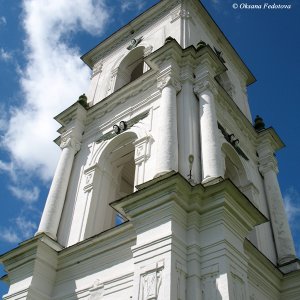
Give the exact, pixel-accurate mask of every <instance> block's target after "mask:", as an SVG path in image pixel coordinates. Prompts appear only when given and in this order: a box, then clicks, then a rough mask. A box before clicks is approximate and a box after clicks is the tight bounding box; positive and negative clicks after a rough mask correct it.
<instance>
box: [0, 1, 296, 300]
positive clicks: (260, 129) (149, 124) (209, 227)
mask: <svg viewBox="0 0 300 300" xmlns="http://www.w3.org/2000/svg"><path fill="white" fill-rule="evenodd" d="M82 59H83V61H84V62H85V63H86V64H87V65H88V66H89V67H90V68H91V69H92V77H91V84H90V88H89V90H88V91H87V92H86V94H85V95H82V96H80V97H79V99H78V101H77V102H75V103H74V104H73V105H72V106H71V107H69V108H67V109H66V110H65V111H63V112H62V113H61V114H59V115H58V116H57V117H56V120H57V121H58V122H59V123H60V124H61V125H62V127H61V128H60V129H59V131H58V132H59V133H60V136H59V138H57V140H56V143H57V144H58V145H59V146H60V148H61V149H62V152H61V157H60V160H59V163H58V166H57V169H56V172H55V175H54V178H53V182H52V185H51V188H50V191H49V195H48V198H47V201H46V204H45V209H44V212H43V215H42V218H41V222H40V226H39V229H38V232H37V233H36V235H35V237H33V238H32V239H31V240H29V241H26V242H24V243H23V244H21V245H20V246H19V247H18V248H16V249H14V250H13V251H11V252H8V253H7V254H5V255H3V256H2V258H1V260H2V262H3V263H4V265H5V266H6V268H7V272H8V275H7V278H8V280H9V282H10V290H9V292H8V294H7V295H6V296H5V297H4V299H56V300H58V299H122V300H123V299H124V300H129V299H133V300H150V299H151V300H166V299H169V300H174V299H176V300H195V299H196V300H215V299H216V300H217V299H230V300H231V299H236V300H244V299H245V300H246V299H247V300H250V299H251V300H254V299H257V300H264V299H278V300H280V299H284V298H285V299H292V300H293V299H295V300H296V299H300V285H299V282H300V281H299V279H300V267H299V260H298V259H297V258H296V254H295V249H294V244H293V240H292V236H291V232H290V228H289V225H288V222H287V218H286V215H285V211H284V206H283V200H282V195H281V192H280V187H279V183H278V180H277V172H278V168H277V162H276V158H275V157H274V153H275V152H276V151H277V150H280V149H281V148H282V147H283V142H282V141H281V139H280V138H279V136H278V135H277V133H276V132H275V131H274V129H272V128H265V125H264V123H263V121H262V119H261V118H260V117H256V119H255V122H254V125H252V117H251V114H250V109H249V105H248V99H247V86H248V85H250V84H252V83H254V82H255V78H254V76H253V75H252V73H251V72H250V71H249V69H248V68H247V66H246V65H245V64H244V62H243V61H242V60H241V58H240V57H239V56H238V55H237V53H236V52H235V50H234V49H233V48H232V46H231V44H230V43H229V42H228V40H227V39H226V37H225V36H224V35H223V33H222V32H221V31H220V29H219V28H218V27H217V25H216V24H215V23H214V21H213V20H212V19H211V17H210V16H209V14H208V13H207V11H206V10H205V8H204V7H203V6H202V5H201V4H200V3H199V2H198V1H197V0H181V1H177V0H168V1H160V2H159V3H158V4H156V5H155V6H153V7H152V8H151V9H149V10H148V11H146V12H144V13H143V14H141V15H140V16H138V17H137V18H136V19H134V20H133V21H132V22H130V23H129V24H128V25H126V26H124V27H123V28H121V29H120V30H119V31H118V32H116V33H115V34H113V35H111V36H110V37H109V38H107V39H106V40H105V41H103V42H102V43H100V44H99V45H97V46H96V47H95V48H93V49H92V50H91V51H89V52H88V53H87V54H85V55H83V57H82ZM66 88H67V87H66Z"/></svg>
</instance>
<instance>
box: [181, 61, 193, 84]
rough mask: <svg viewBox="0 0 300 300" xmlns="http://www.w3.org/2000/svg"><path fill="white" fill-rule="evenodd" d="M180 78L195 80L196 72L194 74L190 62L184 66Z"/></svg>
mask: <svg viewBox="0 0 300 300" xmlns="http://www.w3.org/2000/svg"><path fill="white" fill-rule="evenodd" d="M180 79H181V80H182V81H190V82H194V80H195V79H194V74H193V66H192V64H191V63H190V62H187V63H186V64H185V65H184V66H183V67H182V68H181V72H180Z"/></svg>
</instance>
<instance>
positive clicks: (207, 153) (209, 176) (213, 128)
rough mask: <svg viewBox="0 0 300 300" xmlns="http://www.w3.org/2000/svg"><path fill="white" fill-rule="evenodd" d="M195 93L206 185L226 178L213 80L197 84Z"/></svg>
mask: <svg viewBox="0 0 300 300" xmlns="http://www.w3.org/2000/svg"><path fill="white" fill-rule="evenodd" d="M194 91H195V93H196V94H197V95H198V98H199V114H200V140H201V158H202V159H201V162H202V182H203V183H206V182H208V181H210V180H213V179H215V178H217V177H223V176H224V170H223V163H222V151H221V145H220V141H219V133H218V132H219V130H218V123H217V115H216V108H215V96H214V94H215V93H216V88H215V86H214V84H213V79H212V78H210V77H209V76H206V77H205V78H202V79H201V80H199V81H198V82H197V83H196V84H195V87H194Z"/></svg>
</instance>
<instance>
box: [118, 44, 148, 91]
mask: <svg viewBox="0 0 300 300" xmlns="http://www.w3.org/2000/svg"><path fill="white" fill-rule="evenodd" d="M144 50H145V47H137V48H135V49H133V50H131V51H130V52H129V54H128V55H127V56H126V57H125V58H124V59H123V60H122V61H121V63H120V65H119V67H118V72H117V78H116V83H115V88H114V90H115V91H116V90H118V89H120V88H121V87H123V86H124V85H126V84H128V83H130V82H132V81H134V80H136V79H137V78H139V77H140V76H142V75H143V73H144V71H145V70H146V63H145V62H144Z"/></svg>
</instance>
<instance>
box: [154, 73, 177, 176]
mask: <svg viewBox="0 0 300 300" xmlns="http://www.w3.org/2000/svg"><path fill="white" fill-rule="evenodd" d="M158 88H159V89H160V90H161V100H160V108H159V109H160V126H159V128H160V132H159V136H158V143H157V159H156V175H155V176H156V177H157V176H160V175H162V174H165V173H167V172H170V171H172V170H174V171H177V170H178V136H177V101H176V94H177V92H178V91H179V90H180V88H181V86H180V83H179V81H178V80H177V79H175V78H174V77H172V76H170V75H166V76H163V77H161V78H158Z"/></svg>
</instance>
